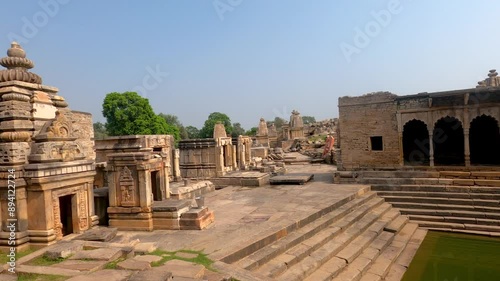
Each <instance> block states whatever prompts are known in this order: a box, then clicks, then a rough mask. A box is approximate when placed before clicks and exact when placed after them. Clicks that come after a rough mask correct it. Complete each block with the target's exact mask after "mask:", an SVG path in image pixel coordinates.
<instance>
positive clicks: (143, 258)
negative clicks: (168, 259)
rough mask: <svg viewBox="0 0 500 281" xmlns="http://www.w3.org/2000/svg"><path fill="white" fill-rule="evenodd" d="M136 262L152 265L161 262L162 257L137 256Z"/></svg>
mask: <svg viewBox="0 0 500 281" xmlns="http://www.w3.org/2000/svg"><path fill="white" fill-rule="evenodd" d="M134 260H137V261H145V262H149V263H152V262H157V261H160V260H161V257H160V256H155V255H140V256H135V257H134Z"/></svg>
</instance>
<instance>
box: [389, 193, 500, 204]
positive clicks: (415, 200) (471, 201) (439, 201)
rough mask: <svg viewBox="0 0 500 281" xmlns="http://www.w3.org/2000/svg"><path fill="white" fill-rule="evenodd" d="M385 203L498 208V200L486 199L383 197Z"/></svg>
mask: <svg viewBox="0 0 500 281" xmlns="http://www.w3.org/2000/svg"><path fill="white" fill-rule="evenodd" d="M383 197H384V199H385V200H386V201H387V202H390V203H392V202H399V203H404V202H411V203H427V204H438V205H441V204H445V205H472V206H488V207H500V201H499V200H488V199H462V198H441V197H412V196H394V195H385V196H383Z"/></svg>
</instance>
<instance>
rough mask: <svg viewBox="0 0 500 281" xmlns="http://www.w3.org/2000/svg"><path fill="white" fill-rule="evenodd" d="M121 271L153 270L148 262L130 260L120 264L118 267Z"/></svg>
mask: <svg viewBox="0 0 500 281" xmlns="http://www.w3.org/2000/svg"><path fill="white" fill-rule="evenodd" d="M116 266H117V267H118V268H119V269H126V270H138V271H142V270H146V269H149V268H151V264H150V263H149V262H147V261H138V260H136V259H128V260H124V261H122V262H119V263H118V264H117V265H116Z"/></svg>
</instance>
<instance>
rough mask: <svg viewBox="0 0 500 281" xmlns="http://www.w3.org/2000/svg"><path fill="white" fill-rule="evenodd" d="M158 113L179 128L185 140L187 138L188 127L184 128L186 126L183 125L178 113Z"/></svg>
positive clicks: (181, 136)
mask: <svg viewBox="0 0 500 281" xmlns="http://www.w3.org/2000/svg"><path fill="white" fill-rule="evenodd" d="M158 115H160V117H162V118H163V119H165V121H166V122H167V124H169V125H171V126H174V127H176V128H177V130H178V131H179V136H180V139H183V140H185V139H187V138H188V134H187V132H186V128H184V126H183V125H182V123H181V121H179V118H178V117H177V116H176V115H173V114H164V113H160V114H158Z"/></svg>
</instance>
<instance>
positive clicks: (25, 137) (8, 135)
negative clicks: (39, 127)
mask: <svg viewBox="0 0 500 281" xmlns="http://www.w3.org/2000/svg"><path fill="white" fill-rule="evenodd" d="M30 139H31V133H29V132H2V133H1V134H0V140H2V141H5V142H22V141H30Z"/></svg>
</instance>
